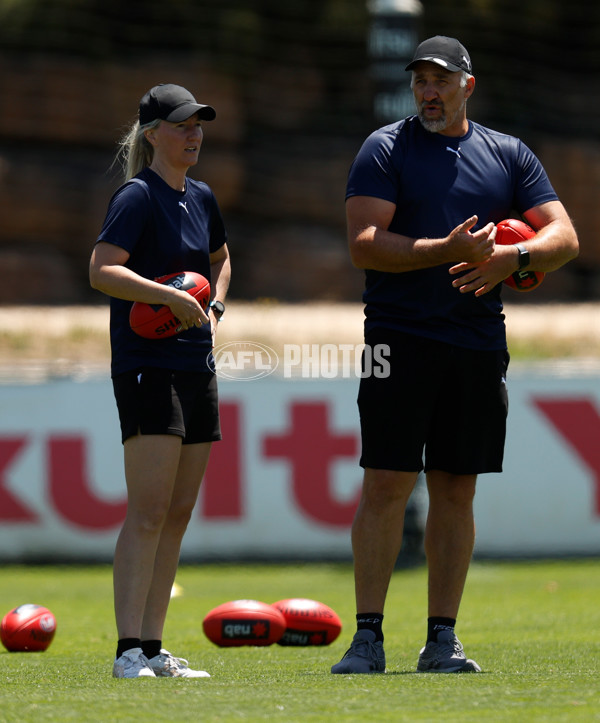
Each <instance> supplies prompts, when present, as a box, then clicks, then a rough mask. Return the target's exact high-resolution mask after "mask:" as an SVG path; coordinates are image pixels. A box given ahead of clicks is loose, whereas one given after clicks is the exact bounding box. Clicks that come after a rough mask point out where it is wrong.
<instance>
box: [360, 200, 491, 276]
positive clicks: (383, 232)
mask: <svg viewBox="0 0 600 723" xmlns="http://www.w3.org/2000/svg"><path fill="white" fill-rule="evenodd" d="M395 211H396V205H395V204H393V203H390V202H389V201H384V200H383V199H380V198H373V197H371V196H352V197H350V198H349V199H348V200H347V201H346V222H347V229H348V245H349V249H350V258H351V259H352V263H353V264H354V266H356V267H357V268H359V269H374V270H376V271H389V272H393V273H399V272H402V271H415V270H417V269H426V268H430V267H432V266H438V265H439V264H444V263H452V262H458V261H468V262H471V263H481V262H482V261H484V260H485V259H487V258H489V257H490V256H491V254H492V252H493V248H494V238H495V235H496V233H495V227H494V225H493V224H491V223H489V224H487V226H485V227H484V228H482V229H480V230H479V231H476V232H475V233H471V232H470V229H471V228H473V226H475V224H476V223H477V216H471V218H468V219H467V220H466V221H464V222H463V223H462V224H460V225H459V226H457V227H456V228H455V229H454V230H453V231H452V232H451V233H450V234H449V235H448V236H446V237H445V238H438V239H429V238H410V237H408V236H402V235H400V234H397V233H393V232H391V231H389V230H388V229H389V226H390V223H391V222H392V219H393V217H394V213H395Z"/></svg>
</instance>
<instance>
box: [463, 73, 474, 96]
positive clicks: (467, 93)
mask: <svg viewBox="0 0 600 723" xmlns="http://www.w3.org/2000/svg"><path fill="white" fill-rule="evenodd" d="M474 90H475V78H474V76H471V77H470V78H469V79H468V80H467V85H466V86H465V98H470V97H471V96H472V95H473V91H474Z"/></svg>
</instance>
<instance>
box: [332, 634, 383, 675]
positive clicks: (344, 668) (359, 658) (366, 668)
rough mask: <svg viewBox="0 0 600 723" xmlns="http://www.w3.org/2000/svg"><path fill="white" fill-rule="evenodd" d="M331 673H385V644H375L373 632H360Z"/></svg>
mask: <svg viewBox="0 0 600 723" xmlns="http://www.w3.org/2000/svg"><path fill="white" fill-rule="evenodd" d="M331 672H332V673H385V653H384V652H383V643H382V642H381V641H379V642H375V633H374V632H372V631H371V630H359V631H358V632H357V633H356V635H355V636H354V638H353V639H352V644H351V645H350V647H349V648H348V650H347V651H346V653H345V654H344V657H343V658H342V659H341V660H340V662H339V663H336V664H335V665H334V666H332V668H331Z"/></svg>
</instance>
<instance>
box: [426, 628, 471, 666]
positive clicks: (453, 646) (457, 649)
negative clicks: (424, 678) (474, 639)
mask: <svg viewBox="0 0 600 723" xmlns="http://www.w3.org/2000/svg"><path fill="white" fill-rule="evenodd" d="M417 673H481V668H480V667H479V666H478V665H477V663H476V662H475V661H474V660H469V659H468V658H467V656H466V655H465V654H464V651H463V646H462V645H461V642H460V640H459V639H458V638H457V637H456V635H455V634H454V633H452V632H450V631H446V630H443V631H442V632H440V633H438V641H437V643H433V642H429V643H427V645H426V646H425V647H424V648H423V649H422V650H421V654H420V655H419V662H418V663H417Z"/></svg>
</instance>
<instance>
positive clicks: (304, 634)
mask: <svg viewBox="0 0 600 723" xmlns="http://www.w3.org/2000/svg"><path fill="white" fill-rule="evenodd" d="M273 607H275V608H277V610H280V611H281V613H282V614H283V617H284V618H285V622H286V630H285V633H284V634H283V636H282V637H281V639H280V640H279V641H278V642H279V645H329V644H330V643H333V641H334V640H335V639H336V638H337V636H338V635H339V634H340V632H341V630H342V621H341V620H340V618H339V616H338V614H337V613H336V612H335V611H334V610H332V609H331V608H330V607H328V606H327V605H325V604H324V603H322V602H317V601H316V600H306V599H305V598H291V599H290V600H279V601H278V602H276V603H273Z"/></svg>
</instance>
